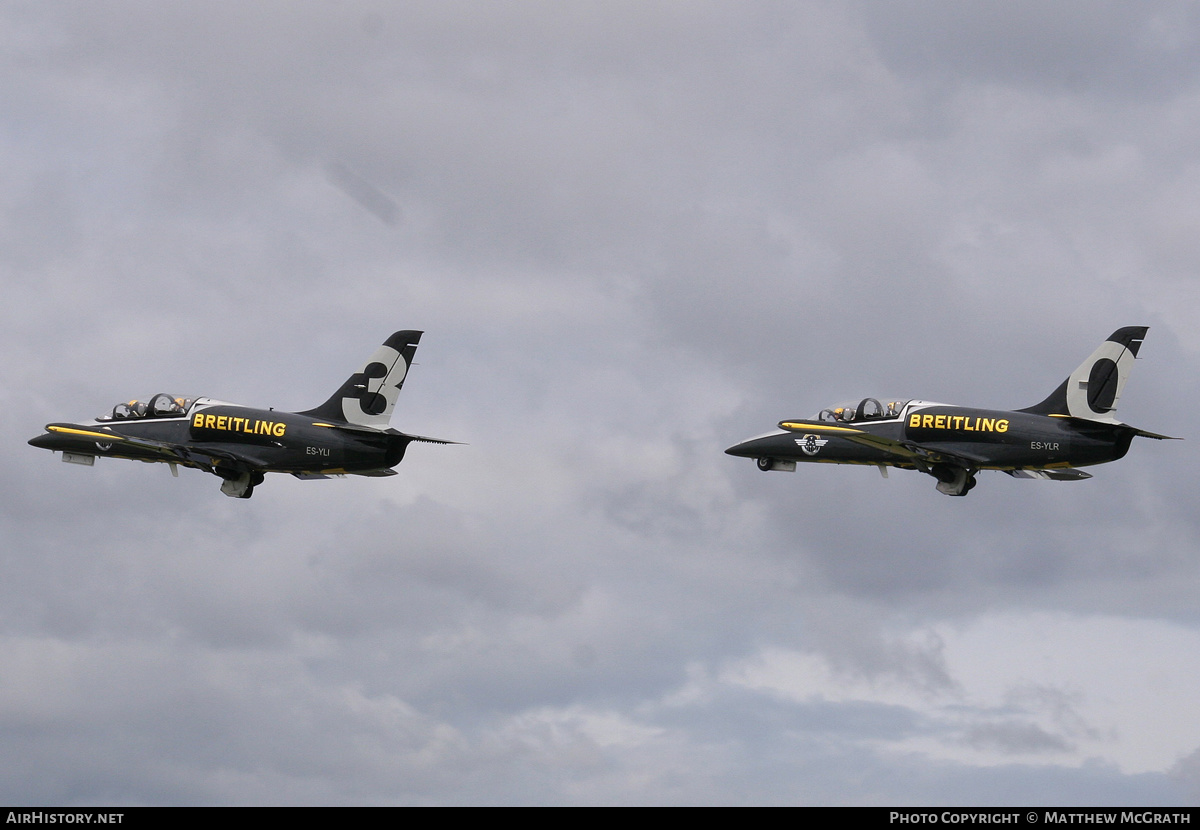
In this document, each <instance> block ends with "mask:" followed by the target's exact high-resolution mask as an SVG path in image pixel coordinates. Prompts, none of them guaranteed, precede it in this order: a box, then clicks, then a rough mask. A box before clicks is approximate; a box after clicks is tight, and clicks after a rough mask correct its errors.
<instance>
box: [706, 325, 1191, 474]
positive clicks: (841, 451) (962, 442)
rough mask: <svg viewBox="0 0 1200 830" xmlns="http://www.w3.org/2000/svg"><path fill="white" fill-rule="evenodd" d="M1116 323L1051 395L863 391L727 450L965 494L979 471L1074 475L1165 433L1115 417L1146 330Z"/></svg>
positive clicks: (761, 463) (776, 466) (763, 461)
mask: <svg viewBox="0 0 1200 830" xmlns="http://www.w3.org/2000/svg"><path fill="white" fill-rule="evenodd" d="M1147 330H1148V328H1147V327H1146V326H1127V327H1126V328H1122V329H1117V331H1115V332H1113V333H1112V335H1111V336H1110V337H1109V338H1108V339H1107V340H1106V341H1104V342H1103V343H1102V344H1100V348H1098V349H1096V351H1095V352H1093V353H1092V355H1091V357H1089V358H1088V359H1087V360H1085V361H1084V362H1083V363H1082V364H1080V366H1079V368H1078V369H1076V370H1075V371H1074V372H1072V373H1071V375H1070V377H1068V378H1067V379H1066V380H1064V381H1063V382H1062V384H1060V385H1059V387H1058V388H1057V389H1055V390H1054V391H1053V392H1051V393H1050V396H1049V397H1048V398H1046V399H1045V400H1044V401H1042V402H1041V403H1039V404H1036V405H1035V406H1030V407H1027V408H1025V409H1018V410H1015V411H1011V412H1007V411H1000V410H990V409H972V408H969V407H962V406H950V405H948V404H942V403H934V402H932V401H921V400H887V399H877V398H863V399H862V400H861V401H859V402H858V403H857V404H854V403H851V404H846V405H842V406H835V407H831V408H829V409H822V410H821V411H820V413H818V414H817V416H816V417H815V418H813V419H811V420H806V419H802V418H795V419H790V420H786V421H780V422H779V427H778V429H777V430H776V431H774V432H770V433H767V434H766V435H761V436H758V437H756V438H751V439H749V440H747V441H743V442H742V443H740V444H737V445H735V446H732V447H730V448H729V449H727V450H725V452H727V453H728V454H729V455H736V456H741V457H744V458H753V459H756V460H757V461H758V468H759V469H760V470H763V471H770V470H785V471H791V472H794V471H795V469H796V463H797V462H801V461H814V462H824V463H827V464H868V465H873V466H876V467H878V468H879V470H880V472H881V473H882V474H883V476H884V478H886V477H887V468H888V467H898V468H900V469H902V470H917V471H919V472H922V473H926V474H927V475H930V476H933V477H934V478H935V479H937V490H938V492H941V493H945V494H946V495H948V496H965V495H966V494H967V493H968V492H969V491H970V490H971V488H972V487H974V486H975V474H976V473H978V472H979V471H980V470H1000V471H1001V472H1005V473H1008V474H1009V475H1010V476H1013V477H1015V478H1038V479H1049V480H1052V481H1078V480H1081V479H1085V478H1091V476H1090V475H1089V474H1088V473H1085V472H1083V471H1082V470H1080V469H1078V468H1079V467H1088V466H1092V465H1094V464H1104V463H1106V462H1108V461H1116V460H1117V459H1119V458H1123V457H1124V456H1125V453H1126V452H1128V450H1129V445H1130V443H1131V442H1132V441H1133V439H1134V438H1135V437H1137V436H1139V435H1140V436H1142V437H1145V438H1156V439H1168V438H1170V436H1167V435H1159V434H1157V433H1154V432H1147V431H1146V430H1144V429H1138V428H1137V427H1131V426H1129V425H1128V424H1123V423H1121V422H1120V421H1118V420H1117V417H1116V411H1117V401H1118V399H1119V398H1120V397H1121V391H1122V390H1123V389H1124V388H1125V382H1126V381H1127V380H1128V379H1129V372H1130V370H1131V369H1132V368H1133V363H1134V359H1135V358H1136V357H1137V353H1138V350H1139V349H1140V348H1141V346H1142V340H1143V339H1144V338H1145V336H1146V332H1147Z"/></svg>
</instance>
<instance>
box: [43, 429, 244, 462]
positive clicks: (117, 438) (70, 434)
mask: <svg viewBox="0 0 1200 830" xmlns="http://www.w3.org/2000/svg"><path fill="white" fill-rule="evenodd" d="M46 432H47V433H49V434H50V435H55V436H62V437H64V438H78V439H79V440H80V441H82V442H84V443H86V444H90V445H95V444H98V443H105V444H112V450H116V448H117V447H118V446H125V447H130V448H136V449H139V450H143V451H148V452H151V453H153V454H155V455H158V456H159V459H158V460H160V461H165V462H168V463H172V462H173V463H178V464H185V465H187V464H190V465H192V466H195V467H200V468H202V469H205V470H210V471H211V470H212V469H213V467H215V466H216V465H217V462H218V461H232V462H234V463H235V464H240V465H243V466H246V467H250V468H259V467H261V466H263V465H262V462H261V461H259V460H258V459H255V458H250V457H249V456H242V455H239V454H237V453H233V452H229V451H228V450H218V449H203V450H202V449H197V448H195V447H189V446H185V445H183V444H175V443H172V442H170V441H155V440H154V439H152V438H135V437H133V436H129V435H118V434H117V433H115V432H108V431H107V430H104V429H96V428H94V427H88V426H80V425H79V424H47V425H46ZM79 449H80V451H83V450H85V449H86V450H90V452H91V454H92V455H95V454H96V451H97V449H98V448H96V447H94V446H90V447H86V448H84V447H81V448H79ZM118 452H119V450H118Z"/></svg>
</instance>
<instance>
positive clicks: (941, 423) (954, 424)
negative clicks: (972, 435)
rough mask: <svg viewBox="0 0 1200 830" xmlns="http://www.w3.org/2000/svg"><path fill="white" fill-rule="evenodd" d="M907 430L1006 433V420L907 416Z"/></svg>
mask: <svg viewBox="0 0 1200 830" xmlns="http://www.w3.org/2000/svg"><path fill="white" fill-rule="evenodd" d="M908 428H909V429H958V430H962V431H963V432H1008V419H1007V418H972V417H970V416H969V415H922V414H920V413H919V412H914V413H913V414H912V415H909V416H908Z"/></svg>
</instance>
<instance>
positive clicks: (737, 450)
mask: <svg viewBox="0 0 1200 830" xmlns="http://www.w3.org/2000/svg"><path fill="white" fill-rule="evenodd" d="M725 454H726V455H736V456H738V457H739V458H749V457H750V453H748V452H746V442H744V441H743V442H742V443H740V444H734V445H733V446H732V447H730V448H729V449H727V450H725Z"/></svg>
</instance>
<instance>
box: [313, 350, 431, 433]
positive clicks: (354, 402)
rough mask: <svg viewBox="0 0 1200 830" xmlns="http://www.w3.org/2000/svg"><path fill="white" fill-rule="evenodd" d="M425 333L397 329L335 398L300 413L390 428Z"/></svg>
mask: <svg viewBox="0 0 1200 830" xmlns="http://www.w3.org/2000/svg"><path fill="white" fill-rule="evenodd" d="M422 334H423V332H419V331H398V332H396V333H395V334H393V335H392V336H391V337H389V338H388V339H387V340H385V341H384V342H383V345H382V346H380V347H379V348H378V349H376V350H375V354H373V355H371V359H370V360H368V361H367V363H366V365H365V366H363V367H362V369H360V370H359V371H357V372H355V373H354V374H353V375H351V376H350V378H349V379H348V380H347V381H346V382H345V383H343V384H342V386H341V388H340V389H338V391H336V392H334V393H333V397H332V398H330V399H329V400H327V401H325V403H323V404H321V405H320V406H318V407H317V408H316V409H309V410H308V411H306V412H301V413H298V414H300V415H309V416H311V417H313V418H322V419H325V420H329V421H342V422H345V423H349V424H355V425H357V426H363V427H370V428H372V429H387V426H388V422H389V421H390V420H391V418H392V411H393V410H394V409H395V408H396V398H397V397H398V396H399V395H400V387H401V386H403V385H404V376H405V375H407V374H408V367H409V366H410V365H411V364H412V359H413V355H415V354H416V353H417V343H419V342H420V341H421V335H422Z"/></svg>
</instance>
